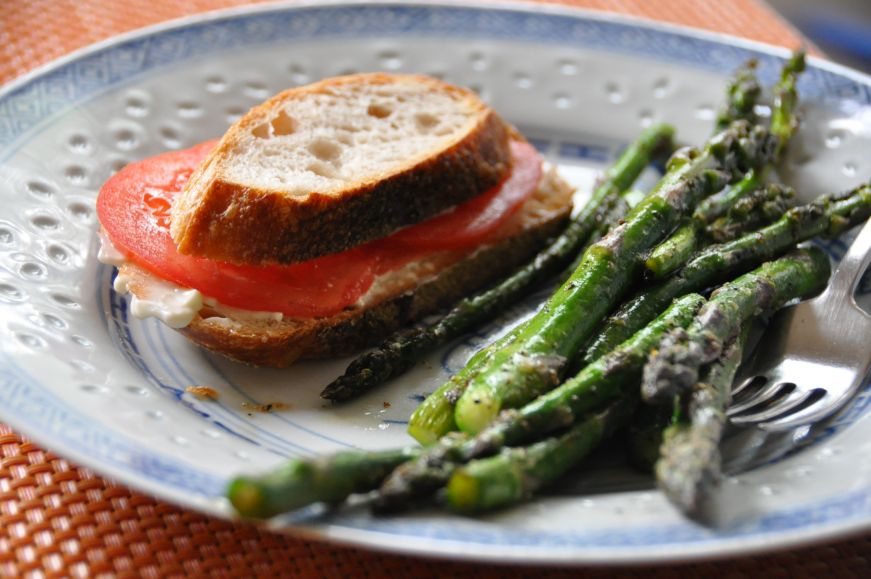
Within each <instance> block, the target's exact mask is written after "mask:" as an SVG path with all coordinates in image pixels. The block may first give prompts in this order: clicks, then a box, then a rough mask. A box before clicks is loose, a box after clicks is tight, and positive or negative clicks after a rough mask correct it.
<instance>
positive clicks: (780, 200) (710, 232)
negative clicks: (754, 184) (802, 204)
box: [704, 183, 795, 243]
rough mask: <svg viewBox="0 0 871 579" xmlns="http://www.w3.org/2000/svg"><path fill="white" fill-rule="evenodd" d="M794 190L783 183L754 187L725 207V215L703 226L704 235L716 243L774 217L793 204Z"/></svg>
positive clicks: (779, 215)
mask: <svg viewBox="0 0 871 579" xmlns="http://www.w3.org/2000/svg"><path fill="white" fill-rule="evenodd" d="M794 199H795V191H794V190H793V189H792V188H790V187H786V186H784V185H779V184H776V183H774V184H771V185H768V186H767V187H763V188H761V189H757V190H756V191H753V192H752V193H750V194H749V195H746V196H745V197H743V198H742V199H739V200H738V201H737V202H736V203H735V205H734V206H733V207H732V208H731V209H729V211H728V213H726V215H724V216H722V217H719V218H717V219H715V220H714V221H713V222H712V223H711V224H709V225H708V226H707V227H706V228H705V231H704V232H705V235H706V236H707V237H710V238H711V239H713V240H714V241H716V242H718V243H724V242H726V241H732V240H733V239H736V238H738V237H740V236H741V235H743V234H744V233H746V232H748V231H753V230H755V229H758V228H760V227H763V226H765V225H768V224H770V223H773V222H774V221H777V220H778V219H779V218H780V217H781V216H782V215H783V214H784V213H786V210H787V209H789V208H790V207H791V206H792V205H793V200H794Z"/></svg>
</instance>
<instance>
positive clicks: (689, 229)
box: [644, 221, 703, 279]
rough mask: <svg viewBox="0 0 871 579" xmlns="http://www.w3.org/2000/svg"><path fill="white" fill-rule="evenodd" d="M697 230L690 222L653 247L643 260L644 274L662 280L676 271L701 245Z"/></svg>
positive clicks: (696, 226)
mask: <svg viewBox="0 0 871 579" xmlns="http://www.w3.org/2000/svg"><path fill="white" fill-rule="evenodd" d="M699 230H700V228H699V226H698V225H697V224H696V223H694V222H692V221H690V222H687V223H686V224H684V225H682V226H681V227H678V228H677V230H675V232H674V233H672V234H671V237H669V238H668V239H666V240H665V241H663V242H662V243H660V244H659V245H657V246H656V247H654V248H653V250H652V251H651V252H650V255H648V256H647V259H645V260H644V268H645V270H646V273H648V274H649V275H651V276H652V277H653V278H654V279H662V278H664V277H665V276H667V275H669V274H670V273H672V272H674V271H676V270H678V269H679V268H680V266H682V265H683V264H685V263H686V262H687V261H689V259H690V258H691V257H692V256H693V255H694V254H695V253H696V252H697V251H698V249H699V247H700V246H701V245H702V243H703V240H702V239H701V237H702V236H701V235H700V234H699Z"/></svg>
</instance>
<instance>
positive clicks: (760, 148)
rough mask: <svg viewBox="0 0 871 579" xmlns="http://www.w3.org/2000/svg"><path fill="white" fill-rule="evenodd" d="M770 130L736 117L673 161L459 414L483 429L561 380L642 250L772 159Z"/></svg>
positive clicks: (491, 368)
mask: <svg viewBox="0 0 871 579" xmlns="http://www.w3.org/2000/svg"><path fill="white" fill-rule="evenodd" d="M772 153H773V142H772V139H771V137H770V134H769V133H768V131H767V130H766V129H764V128H762V127H758V126H757V127H751V126H750V125H749V124H747V123H746V122H736V123H734V124H732V125H731V126H730V127H729V128H728V129H727V130H725V131H723V132H721V133H719V134H717V135H716V136H714V137H713V138H712V139H711V140H710V141H708V143H707V145H706V146H705V148H704V150H702V151H699V152H698V153H697V154H695V155H692V156H691V158H690V160H689V161H688V162H685V163H681V164H680V165H679V166H678V167H674V166H671V167H670V168H669V170H668V171H667V173H666V175H665V176H664V177H663V178H662V180H660V182H659V183H658V184H657V186H656V187H655V188H654V190H653V191H652V192H651V194H650V195H648V197H646V198H645V199H644V201H642V202H641V203H640V204H639V205H638V206H637V207H636V208H635V209H633V210H632V212H631V213H630V214H629V215H628V216H627V217H626V220H625V222H624V223H623V224H621V225H620V226H618V227H616V228H615V229H613V230H611V232H609V233H608V234H607V235H606V236H605V237H603V238H602V240H600V241H599V242H598V243H596V244H594V245H592V246H590V247H589V248H588V249H587V250H586V251H585V252H584V257H583V258H582V260H581V264H580V265H579V267H578V269H577V270H576V271H575V273H574V274H573V275H572V276H571V277H570V278H569V279H568V281H566V282H565V283H564V284H563V285H562V287H560V289H558V290H557V291H556V293H555V294H554V295H553V297H551V298H550V300H548V301H547V303H545V305H544V307H543V308H542V309H541V310H540V311H539V312H538V313H537V314H536V315H535V316H533V317H532V318H531V319H530V320H528V321H527V322H525V323H524V324H522V325H521V326H520V327H519V328H517V329H515V330H514V332H513V333H514V334H515V336H516V338H515V339H514V340H512V341H511V343H509V344H508V345H507V346H505V347H502V348H500V349H498V350H495V351H493V352H492V353H491V355H490V356H489V357H488V358H487V360H485V361H484V362H483V364H482V365H481V366H480V367H479V368H478V369H477V371H476V372H475V375H474V376H472V377H471V380H470V381H469V385H468V386H467V388H466V391H465V392H464V393H463V395H462V396H461V397H460V399H459V401H458V402H457V406H456V409H455V415H454V419H455V421H456V423H457V425H458V426H459V428H460V429H462V430H464V431H467V432H472V433H474V432H478V431H480V430H481V429H482V428H483V427H485V426H486V425H487V424H488V423H489V422H490V421H491V420H492V419H493V418H494V417H495V416H496V415H497V414H498V413H499V411H500V410H501V409H502V408H512V407H517V406H521V405H522V404H524V403H525V402H527V401H529V400H532V399H533V398H535V397H536V396H537V395H538V394H540V393H541V392H543V391H546V390H548V389H550V388H552V387H554V386H556V384H558V383H559V381H560V379H561V376H562V373H563V370H564V366H565V364H554V363H553V361H554V360H567V359H568V357H569V356H573V355H576V353H577V351H578V350H579V349H580V347H581V345H582V344H583V343H584V342H586V341H587V339H588V338H589V337H590V334H591V333H592V332H593V330H594V329H595V327H596V326H597V325H598V324H599V323H600V321H601V320H602V318H603V317H604V316H605V315H606V314H607V312H608V311H609V310H610V309H611V308H612V307H613V306H614V304H615V303H616V302H617V301H618V300H619V299H620V297H621V296H622V294H623V293H624V292H625V290H626V289H627V288H628V286H629V284H630V283H631V281H632V279H633V274H634V272H635V265H636V263H637V262H638V260H639V258H640V256H641V255H642V254H643V253H645V252H647V251H648V250H649V249H650V248H651V247H653V246H654V245H655V244H656V243H658V242H659V241H660V240H662V238H663V237H664V236H665V235H667V234H668V232H669V231H671V230H672V229H673V228H674V227H675V225H676V224H677V223H678V222H679V221H680V219H681V217H682V216H683V215H684V214H686V213H687V212H688V211H691V210H692V208H693V207H694V206H695V204H696V203H697V202H698V200H699V199H701V198H703V197H705V196H707V195H709V194H710V193H711V192H713V191H717V190H719V189H721V188H722V187H723V185H725V184H726V183H729V182H731V181H733V180H735V179H738V178H740V176H741V175H743V173H744V172H745V171H746V170H748V169H749V168H750V167H754V166H759V165H762V164H765V163H767V162H768V160H769V159H770V158H771V155H772Z"/></svg>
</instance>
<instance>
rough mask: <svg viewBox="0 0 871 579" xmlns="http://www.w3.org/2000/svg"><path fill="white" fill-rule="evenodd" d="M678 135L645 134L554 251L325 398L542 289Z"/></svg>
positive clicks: (392, 345)
mask: <svg viewBox="0 0 871 579" xmlns="http://www.w3.org/2000/svg"><path fill="white" fill-rule="evenodd" d="M673 136H674V129H673V128H672V127H671V126H669V125H664V124H657V125H654V126H651V127H649V128H647V129H646V130H644V131H643V132H642V133H641V135H639V137H638V139H636V141H635V142H634V143H632V144H631V145H630V146H629V147H627V148H626V150H625V151H624V152H623V153H622V154H621V155H620V157H619V158H618V159H617V161H616V162H615V163H614V164H613V165H612V166H611V167H609V168H608V169H607V170H606V171H605V172H604V174H603V175H602V177H601V178H600V181H599V184H598V185H597V186H596V187H595V189H594V191H593V193H592V196H591V197H590V199H589V200H588V201H587V203H586V204H585V205H584V206H583V208H582V209H581V211H580V212H579V213H578V214H577V216H576V217H574V218H573V220H572V221H571V222H570V223H569V225H568V226H567V227H566V229H565V230H564V231H563V232H562V233H561V234H560V235H559V236H558V237H557V238H556V239H555V240H554V241H553V243H552V244H551V245H550V246H549V247H547V248H546V249H544V250H542V251H541V252H540V253H539V254H538V255H537V256H536V257H535V258H533V260H532V261H530V262H529V263H528V264H527V265H525V266H523V267H521V268H520V269H519V270H518V271H517V272H515V273H514V274H512V275H511V276H509V277H508V278H506V279H505V280H503V281H502V282H500V283H499V284H497V285H496V286H494V287H492V288H490V289H488V290H486V291H484V292H482V293H479V294H477V295H474V296H471V297H468V298H465V299H463V300H461V301H460V302H459V303H458V304H457V305H456V306H455V307H454V308H453V309H452V310H451V311H449V312H448V313H447V314H446V315H445V316H444V317H442V318H441V319H439V320H438V321H436V322H434V323H432V324H430V325H427V326H423V327H418V328H415V329H412V330H407V331H402V332H399V333H397V334H394V335H392V336H390V337H389V338H387V339H386V340H385V341H384V342H383V343H382V344H381V345H380V346H379V347H378V348H376V349H375V350H373V351H371V352H368V353H366V354H363V355H362V356H360V357H359V358H357V359H356V360H354V361H352V362H351V364H350V365H349V366H348V368H347V369H346V370H345V373H344V374H343V375H342V376H340V377H338V378H337V379H336V380H334V381H333V382H332V383H330V384H329V385H328V386H327V387H326V388H325V389H324V391H323V392H322V393H321V397H323V398H326V399H328V400H332V401H335V402H339V401H344V400H348V399H350V398H353V397H355V396H358V395H360V394H363V393H364V392H367V391H368V390H370V389H371V388H374V387H375V386H377V385H379V384H381V383H383V382H386V381H387V380H390V379H391V378H394V377H396V376H399V375H400V374H402V373H404V372H406V371H407V370H408V369H410V368H411V367H412V366H413V365H414V363H415V362H417V361H418V360H419V359H420V358H421V356H422V355H424V354H425V353H427V352H429V351H431V350H432V349H434V348H436V347H438V346H440V345H442V344H444V343H446V342H448V341H449V340H451V339H453V338H455V337H457V336H459V335H461V334H463V333H465V332H467V331H468V330H470V329H471V328H473V327H475V326H476V325H479V324H481V323H483V322H485V321H487V320H490V319H492V318H494V317H496V316H497V315H498V314H500V313H501V312H503V311H504V309H505V308H506V307H507V306H509V305H511V304H512V303H514V302H516V301H517V300H518V299H520V298H521V297H522V296H524V295H525V294H527V293H528V292H529V291H530V290H532V289H533V288H534V287H535V286H536V285H537V284H539V283H541V282H542V281H544V280H546V279H548V278H549V277H551V276H553V275H555V274H556V273H558V272H559V271H561V270H562V269H564V268H565V267H566V266H567V265H569V264H570V263H571V262H572V260H573V259H574V258H575V255H577V254H578V253H579V251H580V249H581V247H582V246H583V244H584V242H585V241H586V240H587V239H588V238H589V237H590V235H591V234H592V233H593V231H594V230H595V229H597V228H598V227H599V226H600V225H601V223H602V221H603V220H604V219H607V218H608V217H609V215H608V214H609V212H610V211H611V209H612V208H613V200H614V199H619V197H620V194H621V193H623V192H624V191H626V190H627V189H629V188H630V187H631V186H632V184H633V183H634V182H635V180H636V179H637V178H638V175H640V174H641V172H642V171H643V170H644V168H645V167H646V166H647V165H649V164H650V163H651V161H652V160H654V159H656V158H658V157H659V156H662V155H668V154H669V153H671V151H672V149H673V144H672V139H673Z"/></svg>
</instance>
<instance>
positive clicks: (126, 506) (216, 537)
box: [0, 0, 871, 578]
mask: <svg viewBox="0 0 871 579" xmlns="http://www.w3.org/2000/svg"><path fill="white" fill-rule="evenodd" d="M550 1H552V2H555V3H563V4H570V5H577V6H584V7H588V8H594V9H600V10H610V11H615V12H621V13H628V14H633V15H637V16H644V17H648V18H653V19H660V20H664V21H668V22H674V23H677V24H683V25H687V26H697V27H701V28H706V29H710V30H716V31H721V32H727V33H730V34H736V35H740V36H745V37H748V38H752V39H754V40H761V41H765V42H770V43H778V44H784V45H787V46H796V45H798V44H800V43H801V39H800V38H799V36H798V35H797V34H796V33H795V31H794V30H793V29H791V28H790V27H789V26H788V25H786V24H785V23H784V22H783V21H782V20H780V19H779V18H778V17H777V16H776V15H774V14H773V13H772V12H771V10H770V9H768V8H767V7H766V6H765V5H764V4H761V3H760V2H758V1H757V0H698V1H696V0H662V1H655V0H550ZM246 3H250V2H244V1H241V0H115V1H110V0H87V1H75V0H36V1H29V0H3V1H0V83H3V82H6V81H9V80H11V79H13V78H15V77H16V76H19V75H21V74H23V73H25V72H27V71H29V70H31V69H32V68H34V67H36V66H38V65H40V64H44V63H46V62H49V61H50V60H53V59H55V58H57V57H59V56H62V55H64V54H66V53H68V52H70V51H72V50H75V49H76V48H80V47H82V46H86V45H88V44H91V43H93V42H96V41H99V40H102V39H105V38H107V37H110V36H112V35H114V34H118V33H120V32H124V31H127V30H132V29H135V28H139V27H142V26H147V25H149V24H154V23H157V22H161V21H163V20H167V19H170V18H175V17H179V16H183V15H187V14H193V13H197V12H201V11H204V10H212V9H216V8H222V7H228V6H239V5H242V4H246ZM22 575H32V576H58V577H60V576H145V577H167V576H202V575H221V576H315V577H352V576H353V577H382V576H388V575H391V576H403V577H409V578H414V577H476V578H484V577H526V576H528V577H564V576H565V577H569V576H571V577H578V576H584V577H640V576H653V577H663V578H665V577H675V576H678V575H680V576H681V577H690V578H691V577H712V576H715V575H719V576H722V577H751V576H752V577H756V576H760V575H771V576H782V577H832V576H835V577H868V576H871V536H867V537H859V538H855V539H853V540H849V541H842V542H838V543H834V544H831V545H828V546H822V547H814V548H809V549H805V550H800V549H797V550H793V551H789V552H786V553H781V554H777V555H770V556H759V557H748V558H742V559H737V560H731V561H727V562H720V563H698V564H692V565H681V566H657V567H651V568H644V569H640V568H635V569H623V570H620V571H617V570H612V569H584V570H582V571H579V570H565V569H543V568H534V567H523V568H517V567H515V568H508V567H499V566H494V565H478V564H471V563H453V562H449V561H428V560H425V559H422V558H416V557H406V556H399V555H386V554H380V553H373V552H368V551H363V550H359V549H353V548H346V547H339V546H333V545H329V544H324V543H318V542H311V541H306V540H302V539H297V538H293V537H289V536H283V535H277V534H274V533H271V532H268V531H266V530H263V529H261V528H258V527H256V526H253V525H248V524H242V523H231V522H227V521H222V520H218V519H214V518H211V517H207V516H204V515H201V514H199V513H195V512H193V511H189V510H185V509H182V508H179V507H176V506H174V505H170V504H167V503H164V502H161V501H158V500H155V499H153V498H151V497H149V496H146V495H143V494H141V493H138V492H134V491H131V490H129V489H128V488H126V487H124V486H122V485H118V484H115V483H113V482H111V481H108V480H106V479H104V478H101V477H99V476H98V475H96V474H94V473H93V472H91V471H90V470H88V469H86V468H81V467H77V466H75V465H72V464H70V463H68V462H67V461H66V460H64V459H62V458H60V457H58V456H55V455H54V454H52V453H50V452H46V451H44V450H42V449H41V448H39V447H38V446H36V445H35V444H33V443H31V442H29V441H28V440H27V439H26V438H24V437H23V436H21V435H19V434H17V433H15V432H13V431H12V430H11V429H10V428H8V427H7V426H5V425H2V424H0V576H22Z"/></svg>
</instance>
